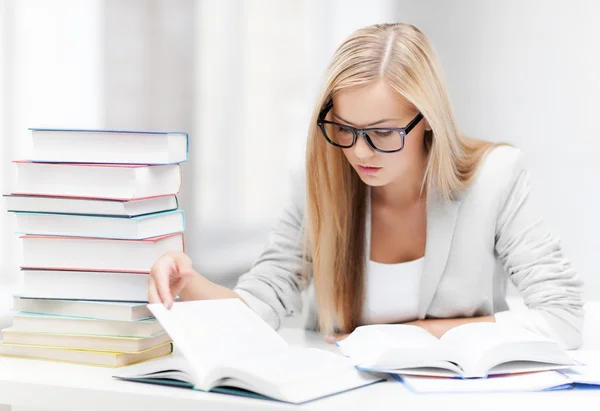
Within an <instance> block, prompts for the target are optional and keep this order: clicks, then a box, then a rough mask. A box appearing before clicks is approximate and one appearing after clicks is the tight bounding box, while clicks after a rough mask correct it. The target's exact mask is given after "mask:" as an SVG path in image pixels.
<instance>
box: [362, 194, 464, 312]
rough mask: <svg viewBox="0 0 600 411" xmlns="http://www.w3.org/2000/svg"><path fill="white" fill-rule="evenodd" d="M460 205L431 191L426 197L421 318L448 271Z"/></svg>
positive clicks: (368, 244)
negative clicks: (445, 272)
mask: <svg viewBox="0 0 600 411" xmlns="http://www.w3.org/2000/svg"><path fill="white" fill-rule="evenodd" d="M367 193H368V194H367V195H368V199H367V218H366V220H367V221H366V233H365V234H366V247H367V249H366V254H365V255H366V258H367V259H368V258H370V256H371V190H370V189H369V190H368V191H367ZM459 206H460V200H454V201H451V200H445V199H444V198H443V197H442V196H441V195H440V194H439V193H438V192H436V191H434V192H432V193H431V194H430V195H429V197H428V198H427V229H426V230H427V231H426V240H425V259H424V266H423V273H422V274H421V285H420V292H419V307H418V317H419V319H424V318H425V316H426V314H427V310H428V308H429V306H430V305H431V302H432V300H433V297H434V295H435V292H436V290H437V286H438V284H439V282H440V280H441V278H442V274H443V273H444V269H445V268H446V262H447V260H448V254H449V253H450V246H451V245H452V237H453V235H454V227H455V224H456V218H457V216H458V209H459Z"/></svg>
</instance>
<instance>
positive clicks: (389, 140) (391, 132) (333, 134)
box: [317, 101, 423, 153]
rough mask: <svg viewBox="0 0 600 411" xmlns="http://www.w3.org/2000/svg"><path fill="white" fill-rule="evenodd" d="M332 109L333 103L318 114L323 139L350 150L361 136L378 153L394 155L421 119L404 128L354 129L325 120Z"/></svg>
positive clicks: (420, 115) (419, 114) (421, 115)
mask: <svg viewBox="0 0 600 411" xmlns="http://www.w3.org/2000/svg"><path fill="white" fill-rule="evenodd" d="M332 107H333V101H330V102H329V103H327V105H326V106H325V107H324V108H323V110H321V112H320V113H319V118H318V120H317V125H318V126H319V128H320V129H321V132H322V133H323V136H324V137H325V139H326V140H327V141H328V142H329V143H330V144H333V145H334V146H336V147H341V148H350V147H352V146H354V145H355V144H356V142H357V141H358V136H363V137H364V139H365V141H366V142H367V144H368V145H369V146H370V147H371V148H372V149H373V150H375V151H379V152H380V153H396V152H398V151H402V149H403V148H404V137H406V135H407V134H408V133H410V131H411V130H412V129H413V128H415V126H416V125H417V124H418V123H419V121H421V119H422V118H423V114H421V113H418V114H417V116H416V117H415V118H414V119H413V120H412V121H411V122H410V123H408V125H407V126H406V127H402V128H380V127H375V128H362V129H360V128H354V127H352V126H349V125H347V124H340V123H336V122H334V121H328V120H325V117H326V116H327V113H329V111H330V110H331V108H332Z"/></svg>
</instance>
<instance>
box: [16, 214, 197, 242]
mask: <svg viewBox="0 0 600 411" xmlns="http://www.w3.org/2000/svg"><path fill="white" fill-rule="evenodd" d="M14 214H15V217H16V220H17V231H18V232H19V233H21V234H35V235H58V236H68V237H95V238H115V239H122V240H141V239H144V238H151V237H160V236H163V235H167V234H173V233H177V232H181V231H183V230H184V229H185V218H184V214H183V210H175V211H165V212H162V213H155V214H146V215H142V216H137V217H109V216H93V215H79V214H49V213H29V212H15V213H14Z"/></svg>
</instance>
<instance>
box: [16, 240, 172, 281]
mask: <svg viewBox="0 0 600 411" xmlns="http://www.w3.org/2000/svg"><path fill="white" fill-rule="evenodd" d="M21 238H22V240H23V264H22V266H21V268H24V269H47V270H74V271H116V272H134V273H149V272H150V269H151V268H152V265H154V263H155V262H156V261H157V260H158V259H159V258H160V257H161V256H162V255H163V254H165V253H166V252H168V251H181V252H183V234H182V233H177V234H171V235H167V236H162V237H154V238H146V239H144V240H114V239H107V238H84V237H56V236H36V235H24V236H21Z"/></svg>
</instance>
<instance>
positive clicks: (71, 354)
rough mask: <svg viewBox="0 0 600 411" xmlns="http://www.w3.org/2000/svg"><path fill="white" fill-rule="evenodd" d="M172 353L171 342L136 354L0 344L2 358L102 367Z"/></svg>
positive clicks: (117, 365)
mask: <svg viewBox="0 0 600 411" xmlns="http://www.w3.org/2000/svg"><path fill="white" fill-rule="evenodd" d="M172 351H173V345H172V344H171V343H170V342H169V343H165V344H162V345H159V346H158V347H153V348H149V349H147V350H144V351H140V352H134V353H127V352H114V351H96V350H81V349H65V348H61V347H47V346H41V345H39V346H38V345H22V344H9V343H6V342H4V341H2V342H0V355H1V356H6V357H18V358H29V359H35V360H52V361H61V362H70V363H76V364H83V365H96V366H102V367H122V366H124V365H129V364H135V363H138V362H142V361H147V360H150V359H153V358H158V357H163V356H165V355H169V354H170V353H171V352H172Z"/></svg>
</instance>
